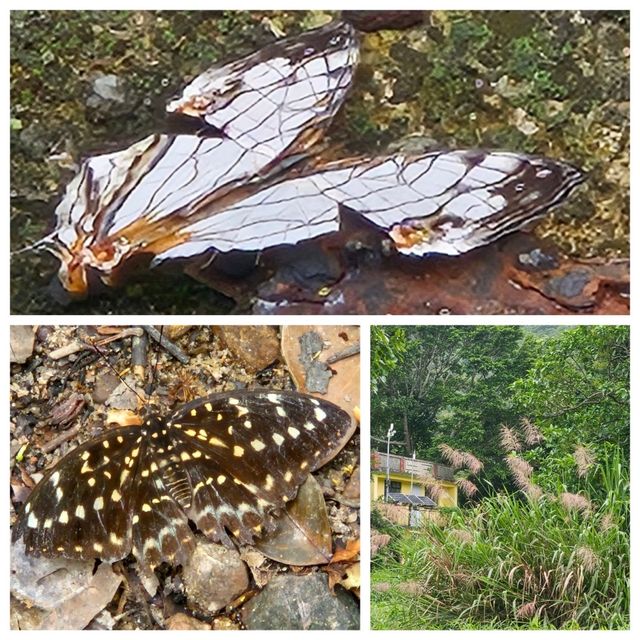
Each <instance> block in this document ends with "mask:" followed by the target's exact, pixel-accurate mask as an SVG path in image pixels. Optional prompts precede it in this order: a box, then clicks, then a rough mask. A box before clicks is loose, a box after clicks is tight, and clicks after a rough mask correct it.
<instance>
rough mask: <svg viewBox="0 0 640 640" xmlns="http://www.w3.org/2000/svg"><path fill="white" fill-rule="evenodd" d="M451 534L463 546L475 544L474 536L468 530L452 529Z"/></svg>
mask: <svg viewBox="0 0 640 640" xmlns="http://www.w3.org/2000/svg"><path fill="white" fill-rule="evenodd" d="M449 534H450V535H452V536H453V537H454V538H455V539H456V540H458V542H462V543H463V544H471V543H472V542H473V534H472V533H471V532H470V531H468V530H467V529H451V530H450V531H449Z"/></svg>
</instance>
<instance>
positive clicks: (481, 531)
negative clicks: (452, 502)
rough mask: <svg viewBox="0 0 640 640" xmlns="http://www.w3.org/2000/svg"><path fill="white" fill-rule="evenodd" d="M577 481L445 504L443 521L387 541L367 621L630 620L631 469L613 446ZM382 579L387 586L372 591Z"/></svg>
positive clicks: (446, 625)
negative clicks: (569, 488) (574, 487)
mask: <svg viewBox="0 0 640 640" xmlns="http://www.w3.org/2000/svg"><path fill="white" fill-rule="evenodd" d="M581 487H582V488H581V491H580V493H579V494H570V493H567V492H566V491H563V486H561V485H560V486H558V488H557V491H554V492H552V493H550V492H542V491H541V492H540V493H534V494H533V495H534V496H535V497H531V495H530V494H527V493H524V492H523V493H519V494H512V495H506V494H497V495H494V496H491V497H489V498H485V499H484V500H482V502H481V503H480V504H479V505H477V506H476V507H474V508H472V509H467V510H460V509H455V510H450V511H449V512H448V514H447V522H446V524H445V525H444V526H438V525H437V524H433V523H427V524H425V526H424V527H423V528H422V529H421V530H419V531H417V532H415V531H414V532H406V533H405V535H404V536H403V537H402V538H401V539H400V540H397V541H396V542H395V543H394V553H395V557H396V558H400V559H401V560H400V562H397V563H395V562H391V561H389V562H387V563H385V565H384V566H379V567H378V568H376V570H375V571H374V574H373V582H374V590H373V592H374V600H373V603H372V616H373V619H372V626H374V628H421V629H462V628H488V627H490V628H529V629H531V628H547V629H623V628H628V626H629V533H628V531H629V475H628V469H627V467H626V465H624V464H623V461H622V459H621V456H620V454H619V453H617V452H613V454H612V455H611V456H610V457H609V458H608V459H607V460H605V461H603V462H602V463H600V464H597V465H595V466H594V467H593V468H592V469H591V471H590V472H589V473H588V474H587V475H585V477H584V478H582V479H581ZM392 557H393V556H391V555H388V556H386V558H385V560H390V559H392ZM384 580H387V581H388V584H389V588H388V590H387V591H386V592H383V593H379V592H376V588H375V583H379V582H381V581H384ZM407 584H412V585H413V586H412V589H406V587H405V585H407ZM416 584H417V585H419V588H418V591H417V595H416V586H415V585H416ZM392 618H393V619H395V624H394V623H393V621H392Z"/></svg>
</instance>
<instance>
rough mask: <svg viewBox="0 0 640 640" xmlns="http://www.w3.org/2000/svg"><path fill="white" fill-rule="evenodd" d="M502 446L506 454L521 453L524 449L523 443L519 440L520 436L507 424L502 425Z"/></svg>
mask: <svg viewBox="0 0 640 640" xmlns="http://www.w3.org/2000/svg"><path fill="white" fill-rule="evenodd" d="M500 444H501V445H502V449H503V451H505V452H507V453H508V452H509V451H520V450H521V449H522V443H521V442H520V439H519V438H518V434H517V433H516V432H515V431H514V430H513V429H512V428H511V427H508V426H507V425H506V424H501V425H500Z"/></svg>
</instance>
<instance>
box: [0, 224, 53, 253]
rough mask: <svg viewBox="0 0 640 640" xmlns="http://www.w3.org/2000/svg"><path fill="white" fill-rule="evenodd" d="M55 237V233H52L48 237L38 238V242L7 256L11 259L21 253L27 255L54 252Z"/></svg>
mask: <svg viewBox="0 0 640 640" xmlns="http://www.w3.org/2000/svg"><path fill="white" fill-rule="evenodd" d="M55 235H56V232H55V231H54V232H53V233H50V234H49V235H48V236H45V237H44V238H40V240H36V241H35V242H34V243H32V244H29V245H27V246H26V247H22V249H16V250H15V251H11V252H9V256H10V257H12V258H13V256H17V255H20V254H21V253H27V252H29V251H54V248H55V246H56V242H55V240H54V237H55Z"/></svg>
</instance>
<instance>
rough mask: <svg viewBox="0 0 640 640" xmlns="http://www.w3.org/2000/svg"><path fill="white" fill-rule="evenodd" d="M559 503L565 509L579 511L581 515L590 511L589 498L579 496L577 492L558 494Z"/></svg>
mask: <svg viewBox="0 0 640 640" xmlns="http://www.w3.org/2000/svg"><path fill="white" fill-rule="evenodd" d="M559 497H560V504H561V505H562V506H563V507H564V508H565V509H566V510H567V511H580V513H582V515H586V514H587V513H590V512H591V509H592V505H591V500H589V499H588V498H585V497H584V496H581V495H580V494H579V493H569V492H565V493H561V494H560V496H559Z"/></svg>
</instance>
